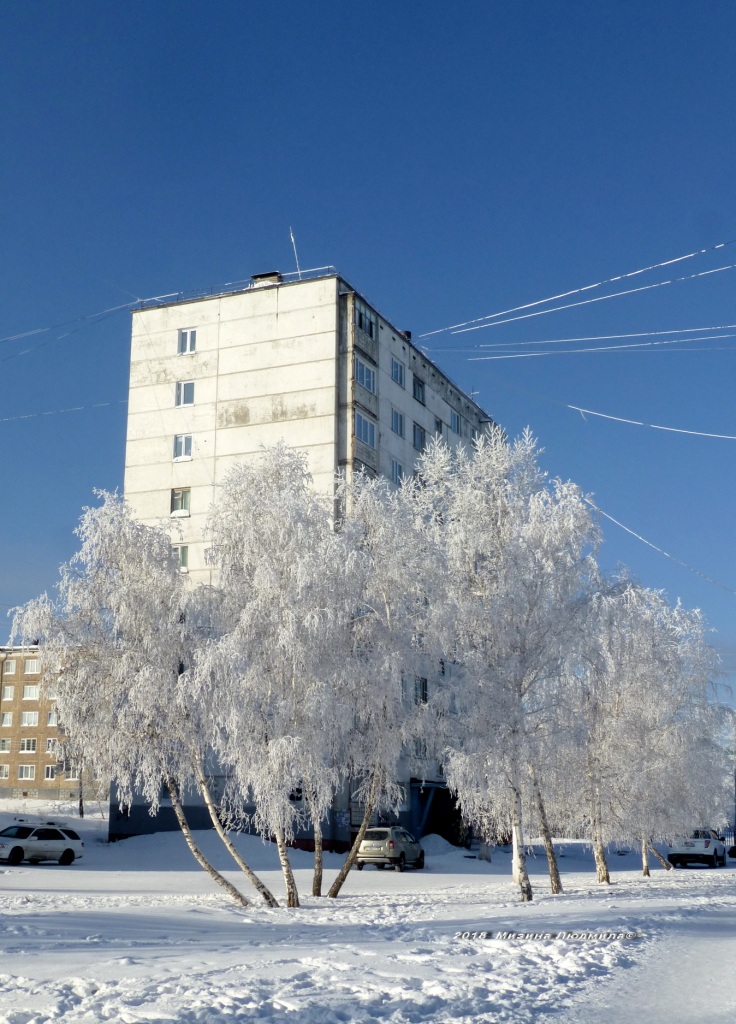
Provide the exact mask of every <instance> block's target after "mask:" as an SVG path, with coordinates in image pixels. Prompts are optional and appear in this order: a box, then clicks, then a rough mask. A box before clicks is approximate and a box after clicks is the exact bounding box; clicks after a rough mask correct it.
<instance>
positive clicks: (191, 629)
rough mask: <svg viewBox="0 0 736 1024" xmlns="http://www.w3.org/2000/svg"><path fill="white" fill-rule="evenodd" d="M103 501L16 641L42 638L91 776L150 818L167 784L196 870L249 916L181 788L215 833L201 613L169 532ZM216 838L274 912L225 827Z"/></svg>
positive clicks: (47, 675)
mask: <svg viewBox="0 0 736 1024" xmlns="http://www.w3.org/2000/svg"><path fill="white" fill-rule="evenodd" d="M99 497H101V499H102V503H101V505H100V506H99V507H95V508H88V509H85V511H84V514H83V515H82V518H81V520H80V525H79V527H78V529H77V531H76V533H77V535H78V537H79V539H80V541H81V547H80V550H79V552H78V553H77V554H76V555H75V556H74V557H73V558H72V559H71V561H70V562H69V563H68V564H66V565H64V566H62V567H61V577H60V581H59V583H58V586H57V591H58V593H57V596H56V598H55V599H53V600H52V599H51V598H49V597H48V596H47V595H43V596H42V597H40V598H38V599H37V600H35V601H32V602H30V603H29V604H28V605H26V606H25V607H24V608H22V609H19V610H17V614H16V616H15V621H14V627H13V630H14V633H15V635H17V636H21V637H28V636H33V637H34V638H37V639H38V642H39V646H40V649H41V651H42V656H43V659H44V679H45V680H46V684H47V686H48V687H49V691H50V693H51V695H52V696H53V697H54V699H55V701H56V706H57V708H58V712H59V716H60V720H61V722H62V723H63V727H64V729H65V731H66V733H67V734H68V735H69V737H70V740H71V742H72V744H73V746H74V747H75V749H78V750H84V752H85V759H86V762H87V763H88V764H89V765H90V766H91V767H92V768H93V770H94V771H95V773H96V774H97V775H98V776H99V777H106V778H109V779H112V780H114V782H115V784H116V786H117V789H118V793H119V796H120V798H121V801H122V803H123V804H130V803H131V802H132V800H133V796H134V794H139V795H140V796H141V797H142V798H143V799H144V800H145V802H146V803H147V804H148V806H149V808H150V810H151V813H152V814H154V813H156V812H157V810H158V808H159V806H160V799H161V789H162V784H163V786H164V788H165V790H166V791H167V793H168V795H169V797H170V798H171V803H172V807H173V810H174V813H175V816H176V819H177V822H178V824H179V826H180V828H181V830H182V832H183V834H184V836H185V839H186V842H187V845H188V847H189V849H190V850H191V852H192V854H193V856H194V857H195V859H196V860H197V862H198V863H199V864H200V866H201V867H202V868H204V870H206V871H207V872H208V874H209V875H210V877H211V878H213V880H214V881H215V882H216V883H217V884H218V885H220V886H221V887H222V888H224V889H225V890H226V891H227V892H228V894H229V895H230V896H231V897H232V899H234V900H235V901H236V902H237V903H239V904H240V905H241V906H247V905H248V901H247V900H246V898H245V897H244V896H243V895H242V893H241V892H240V891H239V890H238V889H236V887H235V886H234V885H232V884H231V883H230V882H229V881H228V880H227V879H226V878H224V876H222V875H221V874H220V873H219V872H218V871H217V870H216V869H215V868H214V867H213V866H212V864H210V863H209V861H208V860H207V859H206V857H205V856H204V854H203V853H202V851H201V850H200V848H199V846H198V844H197V842H196V840H195V837H194V835H193V834H192V832H191V829H190V828H189V825H188V822H187V820H186V815H185V813H184V808H183V804H182V794H183V791H184V789H185V788H186V787H187V786H192V787H194V788H197V789H199V791H200V792H201V794H202V795H203V797H204V799H205V802H206V804H207V806H208V809H209V810H210V812H211V814H212V816H213V823H215V824H216V827H217V826H218V825H219V822H218V821H217V814H216V808H215V807H214V804H213V801H212V799H211V795H210V793H209V784H208V778H207V774H206V771H205V762H206V755H207V751H206V738H205V737H204V736H203V735H202V734H201V732H199V731H198V730H197V729H196V723H194V721H193V719H192V716H191V714H190V705H189V695H188V686H187V684H186V682H185V669H186V666H187V665H190V664H191V663H192V660H193V657H194V651H195V649H196V646H197V644H198V643H199V642H200V641H201V634H202V625H203V622H202V620H203V618H205V619H206V618H207V617H208V615H209V611H208V609H207V608H206V607H205V605H204V602H200V603H199V605H198V602H197V600H196V597H195V595H193V594H189V593H187V592H185V590H184V587H183V581H182V577H181V575H180V573H179V570H178V565H177V562H176V558H175V557H174V554H173V552H172V548H171V539H170V537H169V536H168V534H167V533H166V532H165V531H164V530H162V529H157V528H154V527H150V526H145V525H143V524H141V523H139V522H137V521H136V520H135V519H134V518H133V516H132V515H131V512H130V510H129V508H128V506H127V504H126V503H125V502H124V501H123V500H122V499H121V498H119V497H118V496H117V495H113V494H108V493H105V492H99ZM218 834H219V835H220V837H221V838H223V839H224V841H225V843H226V846H227V847H228V849H229V851H230V853H231V854H233V856H235V858H236V860H237V861H238V863H239V865H240V866H241V869H242V870H244V871H245V873H246V875H247V876H248V877H249V879H250V880H251V881H252V882H254V884H255V885H256V887H257V888H258V889H259V891H260V892H261V895H262V896H263V898H264V899H265V900H266V902H267V903H270V904H271V905H274V904H275V900H274V898H273V896H272V895H271V894H270V893H269V892H268V890H267V888H266V887H265V886H264V885H263V883H262V882H261V881H260V879H258V878H257V877H256V876H255V875H254V874H253V872H252V871H251V869H250V868H249V867H248V865H247V864H246V863H245V862H244V861H243V859H242V857H240V855H239V854H238V853H237V851H235V849H234V847H233V846H232V843H230V841H229V839H228V837H227V836H225V834H224V832H223V830H222V828H221V826H220V827H219V829H218Z"/></svg>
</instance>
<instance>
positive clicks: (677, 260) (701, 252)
mask: <svg viewBox="0 0 736 1024" xmlns="http://www.w3.org/2000/svg"><path fill="white" fill-rule="evenodd" d="M734 243H736V238H734V239H731V241H730V242H719V243H718V245H711V246H708V247H707V248H706V249H698V250H697V251H696V252H690V253H687V254H686V255H685V256H677V257H676V258H675V259H673V260H663V261H662V262H661V263H653V264H652V265H651V266H649V267H641V268H640V269H639V270H630V271H629V272H628V273H626V274H618V275H616V277H608V278H606V279H605V280H603V281H596V282H595V283H594V284H586V285H583V286H582V287H581V288H571V289H570V290H569V291H566V292H559V294H557V295H550V296H549V297H548V298H546V299H537V300H536V302H527V303H525V304H524V305H523V306H513V307H512V308H511V309H504V310H501V311H500V312H498V313H489V314H487V316H479V317H476V319H475V320H466V321H465V322H464V323H461V324H453V325H452V326H451V327H440V328H439V329H438V330H435V331H427V332H425V333H424V334H420V335H419V337H420V338H429V337H431V336H432V335H433V334H444V333H445V332H446V331H455V330H457V329H458V328H460V327H468V326H469V325H471V324H479V323H480V322H481V321H482V320H492V319H495V318H496V317H499V316H507V315H508V314H509V313H518V312H519V311H520V310H523V309H532V308H533V307H534V306H541V305H544V304H545V303H547V302H556V301H557V300H558V299H566V298H567V297H568V296H570V295H579V294H580V293H581V292H587V291H591V290H592V289H593V288H602V287H603V286H604V285H607V284H614V283H615V282H616V281H624V280H626V278H629V277H636V276H637V275H638V274H646V273H648V271H650V270H658V269H659V268H660V267H669V266H671V265H672V264H673V263H682V261H683V260H690V259H693V258H694V257H695V256H702V255H704V254H705V253H707V252H715V251H716V250H717V249H725V248H726V247H727V246H729V245H733V244H734Z"/></svg>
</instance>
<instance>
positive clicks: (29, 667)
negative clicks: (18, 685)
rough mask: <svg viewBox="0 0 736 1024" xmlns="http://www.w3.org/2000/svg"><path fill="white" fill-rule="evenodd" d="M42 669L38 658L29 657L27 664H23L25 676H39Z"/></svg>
mask: <svg viewBox="0 0 736 1024" xmlns="http://www.w3.org/2000/svg"><path fill="white" fill-rule="evenodd" d="M40 671H41V668H40V662H39V660H38V658H28V659H27V660H26V663H25V665H24V666H23V675H25V676H37V675H38V673H39V672H40Z"/></svg>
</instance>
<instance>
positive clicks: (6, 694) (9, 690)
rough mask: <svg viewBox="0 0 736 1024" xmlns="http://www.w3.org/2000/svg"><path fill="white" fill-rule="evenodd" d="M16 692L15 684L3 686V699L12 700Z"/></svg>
mask: <svg viewBox="0 0 736 1024" xmlns="http://www.w3.org/2000/svg"><path fill="white" fill-rule="evenodd" d="M14 694H15V687H14V686H3V700H12V699H13V696H14Z"/></svg>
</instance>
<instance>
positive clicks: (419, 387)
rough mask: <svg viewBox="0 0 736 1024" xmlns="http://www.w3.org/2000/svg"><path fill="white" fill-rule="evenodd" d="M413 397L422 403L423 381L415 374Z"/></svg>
mask: <svg viewBox="0 0 736 1024" xmlns="http://www.w3.org/2000/svg"><path fill="white" fill-rule="evenodd" d="M414 397H415V398H416V400H417V402H421V403H422V405H424V381H423V380H422V379H421V377H417V376H416V375H415V376H414Z"/></svg>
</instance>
